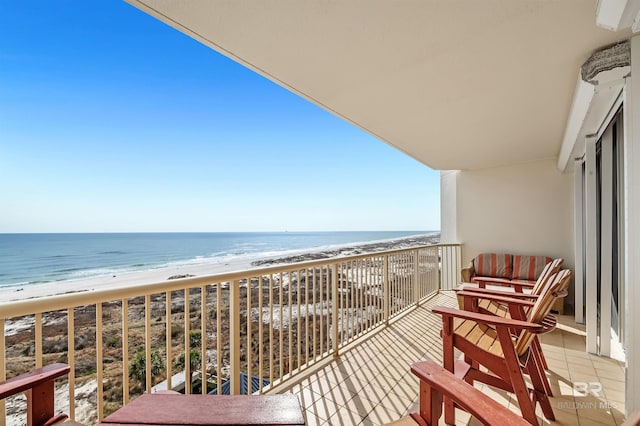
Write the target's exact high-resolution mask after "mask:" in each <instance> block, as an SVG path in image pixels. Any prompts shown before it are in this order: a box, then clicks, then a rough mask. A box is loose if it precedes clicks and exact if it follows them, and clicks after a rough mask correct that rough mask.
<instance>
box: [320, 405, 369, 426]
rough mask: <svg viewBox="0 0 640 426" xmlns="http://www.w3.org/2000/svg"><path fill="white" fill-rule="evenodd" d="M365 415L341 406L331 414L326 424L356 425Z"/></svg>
mask: <svg viewBox="0 0 640 426" xmlns="http://www.w3.org/2000/svg"><path fill="white" fill-rule="evenodd" d="M364 417H366V416H362V415H360V414H359V413H356V412H353V411H351V410H350V409H348V407H341V408H340V409H339V410H338V411H337V412H336V413H335V414H334V415H333V416H331V417H329V419H328V420H327V425H357V424H360V423H361V422H362V420H363V419H364Z"/></svg>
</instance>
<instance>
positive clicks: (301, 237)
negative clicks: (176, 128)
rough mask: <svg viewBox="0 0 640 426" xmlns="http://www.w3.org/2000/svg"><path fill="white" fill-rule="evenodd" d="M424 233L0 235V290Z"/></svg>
mask: <svg viewBox="0 0 640 426" xmlns="http://www.w3.org/2000/svg"><path fill="white" fill-rule="evenodd" d="M428 233H430V232H429V231H374V232H365V231H353V232H213V233H130V234H127V233H116V234H0V287H9V286H23V285H29V284H38V283H47V282H55V281H62V280H70V279H82V278H90V277H96V276H106V275H112V274H119V273H123V272H129V271H139V270H149V269H156V268H163V267H171V266H181V265H186V264H203V263H217V262H229V261H232V260H234V259H259V258H264V257H267V256H274V255H278V254H285V253H287V252H291V251H296V250H303V249H314V250H315V249H319V248H328V247H334V246H340V245H346V244H354V243H366V242H371V241H382V240H390V239H396V238H401V237H408V236H414V235H424V234H428Z"/></svg>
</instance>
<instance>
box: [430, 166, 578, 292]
mask: <svg viewBox="0 0 640 426" xmlns="http://www.w3.org/2000/svg"><path fill="white" fill-rule="evenodd" d="M441 181H442V192H441V197H442V202H441V208H442V217H443V220H442V234H443V236H444V237H446V240H447V241H445V242H461V243H463V244H464V246H463V265H466V264H467V263H468V262H469V261H470V260H471V259H472V258H473V257H474V256H475V255H476V254H478V253H481V252H509V253H516V254H531V255H546V256H550V257H563V258H564V259H565V266H566V267H569V268H572V269H573V265H574V254H573V253H574V249H573V176H572V175H571V174H562V173H560V171H558V169H557V168H556V161H555V159H549V160H544V161H538V162H532V163H526V164H518V165H512V166H507V167H500V168H492V169H483V170H472V171H457V172H442V174H441ZM452 188H453V189H452ZM454 200H455V201H454ZM454 211H455V214H454ZM451 222H454V223H455V225H452V224H451ZM453 235H455V237H453ZM444 240H445V238H443V241H444ZM567 302H568V303H572V302H573V299H572V294H571V295H570V296H569V297H568V298H567Z"/></svg>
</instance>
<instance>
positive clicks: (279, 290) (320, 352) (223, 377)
mask: <svg viewBox="0 0 640 426" xmlns="http://www.w3.org/2000/svg"><path fill="white" fill-rule="evenodd" d="M460 259H461V247H460V245H446V244H438V245H430V246H422V247H418V248H412V249H405V250H395V251H386V252H378V253H371V254H365V255H359V256H350V257H340V258H333V259H325V260H317V261H310V262H304V263H296V264H289V265H280V266H275V267H269V268H262V269H251V270H246V271H240V272H233V273H225V274H218V275H211V276H206V277H195V278H186V279H180V280H170V281H163V282H158V283H153V284H144V285H139V286H135V287H131V288H119V289H109V290H99V291H86V292H77V293H70V294H64V295H58V296H51V297H43V298H36V299H28V300H22V301H17V302H10V303H0V327H1V328H2V329H4V335H3V337H2V338H0V380H4V379H5V378H7V377H12V376H15V375H17V374H20V373H22V372H24V371H28V370H31V369H33V368H36V367H40V366H42V365H43V364H50V363H53V362H65V363H68V364H69V365H71V372H70V374H69V378H68V382H65V383H62V384H61V385H60V386H59V387H58V391H59V392H64V393H65V395H64V398H62V399H63V400H65V401H66V400H69V401H72V403H71V404H70V406H69V407H68V408H66V407H63V408H64V409H66V411H67V412H68V414H69V415H70V417H71V418H72V419H77V420H78V421H81V422H83V423H85V424H91V423H94V422H96V421H100V420H101V419H102V418H103V417H104V416H105V415H107V414H109V413H111V412H113V411H115V410H116V409H117V408H119V407H120V406H122V405H123V404H126V403H128V402H129V401H130V399H131V398H133V397H135V396H136V395H139V394H141V393H143V392H145V391H146V390H147V389H151V390H152V391H153V390H154V389H159V388H169V389H175V388H181V389H184V392H185V393H191V392H201V393H207V392H220V393H226V392H228V393H230V394H239V393H241V391H245V389H248V391H249V392H257V393H267V392H274V391H277V387H279V386H280V385H283V386H284V385H286V383H287V382H290V381H291V380H296V379H299V378H300V377H302V376H303V375H304V374H305V371H306V370H308V369H309V368H310V367H312V366H313V365H314V364H316V363H318V362H319V361H322V360H325V359H327V358H329V357H333V356H337V355H338V354H339V352H340V351H341V350H342V349H343V348H344V347H345V346H346V345H348V344H350V343H352V342H354V341H355V340H357V339H359V338H361V337H362V336H365V335H367V334H368V333H371V332H373V331H375V330H376V329H378V328H379V327H383V326H385V325H386V324H388V322H389V320H390V319H392V318H394V317H396V316H399V315H401V314H402V313H403V312H405V311H407V310H408V309H410V308H412V307H414V306H416V305H418V304H419V303H420V302H421V301H422V300H424V299H425V298H427V297H429V296H430V295H433V294H435V293H437V291H438V290H439V289H440V288H451V287H452V285H453V284H455V283H456V282H458V281H459V275H458V274H459V271H460ZM243 377H244V379H243ZM242 380H244V382H243V381H242ZM154 386H155V388H154ZM243 388H245V389H243ZM67 389H68V390H67ZM67 394H68V395H67ZM0 410H1V411H0V414H2V415H0V426H1V425H4V424H5V423H6V419H7V418H8V417H9V416H13V414H14V411H15V412H19V411H24V408H20V402H19V401H12V400H9V402H8V404H6V407H5V402H4V401H2V402H0ZM5 411H6V414H5ZM11 418H14V417H11Z"/></svg>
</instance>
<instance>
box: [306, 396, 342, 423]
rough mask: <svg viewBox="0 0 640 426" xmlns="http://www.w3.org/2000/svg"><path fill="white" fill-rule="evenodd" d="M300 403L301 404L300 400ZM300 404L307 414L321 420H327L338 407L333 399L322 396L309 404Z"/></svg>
mask: <svg viewBox="0 0 640 426" xmlns="http://www.w3.org/2000/svg"><path fill="white" fill-rule="evenodd" d="M300 403H301V404H302V402H300ZM302 406H303V407H305V410H306V413H307V416H309V415H312V416H315V417H319V418H320V419H322V420H328V419H329V417H331V416H333V415H334V414H335V413H336V412H337V411H338V409H339V408H340V406H339V405H337V404H335V403H334V402H333V401H330V400H328V399H324V398H320V399H318V400H315V401H312V402H311V403H310V404H308V403H305V404H304V405H302Z"/></svg>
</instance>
